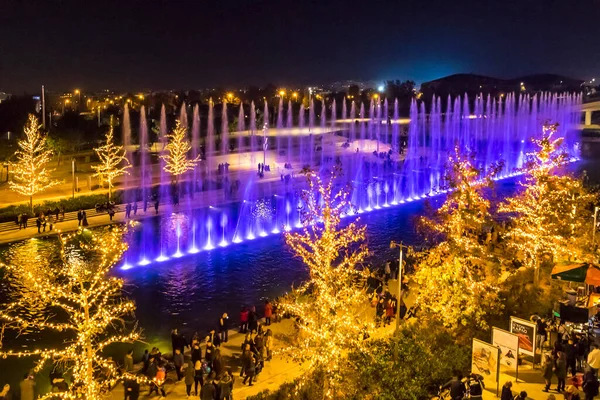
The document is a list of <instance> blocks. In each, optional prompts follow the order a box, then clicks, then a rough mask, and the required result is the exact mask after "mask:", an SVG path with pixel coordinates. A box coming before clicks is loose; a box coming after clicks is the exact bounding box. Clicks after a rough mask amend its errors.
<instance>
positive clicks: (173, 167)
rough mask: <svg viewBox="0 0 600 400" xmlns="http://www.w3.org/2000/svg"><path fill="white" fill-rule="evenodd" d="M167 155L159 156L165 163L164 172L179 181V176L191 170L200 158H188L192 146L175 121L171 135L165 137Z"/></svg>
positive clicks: (179, 122)
mask: <svg viewBox="0 0 600 400" xmlns="http://www.w3.org/2000/svg"><path fill="white" fill-rule="evenodd" d="M167 138H168V140H169V143H168V144H167V154H165V155H162V156H160V158H162V159H163V160H164V161H165V166H164V167H163V168H164V170H165V171H166V172H168V173H170V174H171V175H173V176H174V177H175V180H176V181H178V180H179V176H180V175H183V174H184V173H186V172H187V171H190V170H193V169H194V168H195V167H196V164H198V162H199V161H200V156H196V157H195V158H188V153H189V151H190V150H191V149H192V145H191V144H190V142H189V141H188V140H187V129H186V128H185V127H184V126H183V125H181V121H179V120H177V122H176V125H175V129H173V133H171V134H169V135H167Z"/></svg>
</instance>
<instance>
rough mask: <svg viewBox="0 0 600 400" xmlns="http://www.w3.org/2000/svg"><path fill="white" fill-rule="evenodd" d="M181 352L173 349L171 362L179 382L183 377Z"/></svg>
mask: <svg viewBox="0 0 600 400" xmlns="http://www.w3.org/2000/svg"><path fill="white" fill-rule="evenodd" d="M183 361H184V360H183V354H182V353H181V350H180V349H178V348H177V349H175V354H173V364H174V365H175V373H176V374H177V381H178V382H179V381H180V380H181V378H182V377H183Z"/></svg>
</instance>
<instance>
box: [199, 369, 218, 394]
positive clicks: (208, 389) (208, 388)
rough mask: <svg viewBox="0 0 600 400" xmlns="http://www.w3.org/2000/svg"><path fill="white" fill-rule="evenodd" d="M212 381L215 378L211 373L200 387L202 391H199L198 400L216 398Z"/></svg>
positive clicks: (215, 390) (215, 389)
mask: <svg viewBox="0 0 600 400" xmlns="http://www.w3.org/2000/svg"><path fill="white" fill-rule="evenodd" d="M214 380H215V376H214V374H213V373H211V374H210V375H209V376H208V379H207V380H206V382H204V385H202V389H200V400H215V399H216V398H217V388H215V385H214V383H213V381H214Z"/></svg>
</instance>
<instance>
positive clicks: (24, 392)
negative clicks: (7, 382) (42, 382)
mask: <svg viewBox="0 0 600 400" xmlns="http://www.w3.org/2000/svg"><path fill="white" fill-rule="evenodd" d="M19 388H20V389H21V400H33V399H34V398H35V380H34V379H33V376H32V375H30V374H25V377H24V378H23V380H22V381H21V382H20V383H19Z"/></svg>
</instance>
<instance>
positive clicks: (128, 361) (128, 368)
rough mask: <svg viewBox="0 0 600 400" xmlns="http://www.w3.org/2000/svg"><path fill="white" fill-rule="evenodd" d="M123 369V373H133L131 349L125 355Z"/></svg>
mask: <svg viewBox="0 0 600 400" xmlns="http://www.w3.org/2000/svg"><path fill="white" fill-rule="evenodd" d="M123 368H124V369H125V372H133V349H131V350H129V351H128V352H127V354H125V359H124V360H123Z"/></svg>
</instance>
